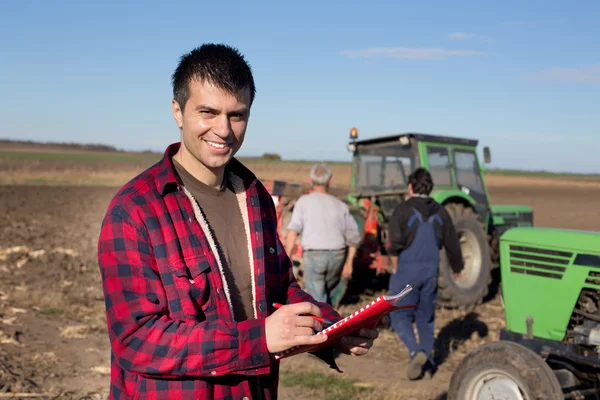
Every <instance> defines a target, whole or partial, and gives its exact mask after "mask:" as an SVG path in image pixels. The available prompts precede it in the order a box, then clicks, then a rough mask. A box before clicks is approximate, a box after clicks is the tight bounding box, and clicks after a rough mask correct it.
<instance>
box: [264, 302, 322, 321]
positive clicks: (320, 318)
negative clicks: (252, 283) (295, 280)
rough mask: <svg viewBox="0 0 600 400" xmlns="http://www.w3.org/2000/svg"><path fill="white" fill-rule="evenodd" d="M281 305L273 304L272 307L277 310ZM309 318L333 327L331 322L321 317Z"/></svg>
mask: <svg viewBox="0 0 600 400" xmlns="http://www.w3.org/2000/svg"><path fill="white" fill-rule="evenodd" d="M282 306H283V304H279V303H273V307H275V308H277V309H279V308H280V307H282ZM311 317H313V319H316V320H317V321H319V322H320V323H325V324H327V325H333V322H331V321H330V320H328V319H326V318H323V317H317V316H316V315H311Z"/></svg>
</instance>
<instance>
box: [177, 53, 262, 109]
mask: <svg viewBox="0 0 600 400" xmlns="http://www.w3.org/2000/svg"><path fill="white" fill-rule="evenodd" d="M171 79H172V84H173V98H174V99H175V101H177V103H179V107H181V111H182V112H183V110H184V109H185V103H186V102H187V100H188V98H189V96H190V91H189V85H190V82H192V81H193V80H195V79H198V80H200V81H207V82H210V83H212V84H213V85H215V86H217V87H219V88H221V89H224V90H226V91H228V92H230V93H232V94H236V93H237V92H239V91H240V90H243V89H245V88H249V89H250V105H252V102H253V101H254V96H255V94H256V87H255V86H254V78H253V76H252V69H251V68H250V65H248V63H247V62H246V60H245V59H244V56H243V55H242V54H241V53H240V52H239V51H238V50H237V49H236V48H234V47H231V46H228V45H225V44H213V43H207V44H204V45H202V46H200V47H197V48H195V49H193V50H192V51H190V52H189V53H187V54H184V55H183V56H181V58H180V60H179V64H178V65H177V69H175V72H174V73H173V76H172V78H171Z"/></svg>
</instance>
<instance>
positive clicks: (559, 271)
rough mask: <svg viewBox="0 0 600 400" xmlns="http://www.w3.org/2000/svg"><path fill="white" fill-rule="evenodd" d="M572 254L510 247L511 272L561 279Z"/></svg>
mask: <svg viewBox="0 0 600 400" xmlns="http://www.w3.org/2000/svg"><path fill="white" fill-rule="evenodd" d="M572 257H573V254H572V253H569V252H566V251H556V250H546V249H539V248H533V247H525V246H510V272H514V273H517V274H525V275H535V276H541V277H544V278H552V279H561V278H562V276H563V274H564V272H565V269H566V267H567V265H569V263H570V262H571V258H572Z"/></svg>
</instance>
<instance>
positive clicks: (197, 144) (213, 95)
mask: <svg viewBox="0 0 600 400" xmlns="http://www.w3.org/2000/svg"><path fill="white" fill-rule="evenodd" d="M189 94H190V96H189V98H188V101H187V102H186V104H185V109H184V110H183V112H182V110H181V108H180V107H179V104H178V103H177V102H176V101H173V116H174V117H175V121H176V122H177V125H179V127H180V128H181V130H182V134H181V141H182V150H183V151H186V152H188V153H190V154H191V155H192V156H193V157H195V158H196V159H197V160H198V161H199V162H200V163H201V164H203V165H204V166H205V167H206V168H208V169H210V170H218V169H220V168H223V167H225V165H227V163H228V162H229V160H231V158H232V157H233V156H234V155H235V153H237V151H238V150H239V149H240V147H241V146H242V143H243V141H244V136H245V134H246V127H247V125H248V117H249V116H250V89H249V88H246V89H244V90H242V91H241V92H239V93H238V95H237V96H234V95H233V94H231V93H228V92H226V91H225V90H223V89H221V88H219V87H217V86H215V85H213V84H212V83H210V82H201V81H199V80H193V81H192V82H190V84H189Z"/></svg>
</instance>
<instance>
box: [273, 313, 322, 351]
mask: <svg viewBox="0 0 600 400" xmlns="http://www.w3.org/2000/svg"><path fill="white" fill-rule="evenodd" d="M299 314H307V315H305V316H301V315H299ZM308 314H312V315H315V316H317V317H320V316H321V310H320V309H319V307H317V306H316V305H314V304H312V303H309V302H302V303H296V304H288V305H284V306H282V307H281V308H279V309H278V310H276V311H275V312H274V313H273V314H271V315H269V316H268V317H267V319H266V324H265V330H266V335H267V349H268V350H269V352H270V353H277V352H280V351H284V350H287V349H289V348H290V347H294V346H298V345H306V344H307V345H312V344H319V343H323V342H325V341H326V340H327V335H325V334H321V335H316V334H315V332H318V331H320V330H321V329H322V327H321V323H320V322H319V321H317V320H315V319H313V318H312V317H311V316H309V315H308Z"/></svg>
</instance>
